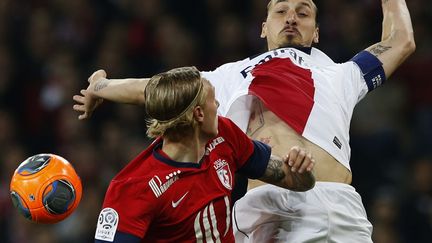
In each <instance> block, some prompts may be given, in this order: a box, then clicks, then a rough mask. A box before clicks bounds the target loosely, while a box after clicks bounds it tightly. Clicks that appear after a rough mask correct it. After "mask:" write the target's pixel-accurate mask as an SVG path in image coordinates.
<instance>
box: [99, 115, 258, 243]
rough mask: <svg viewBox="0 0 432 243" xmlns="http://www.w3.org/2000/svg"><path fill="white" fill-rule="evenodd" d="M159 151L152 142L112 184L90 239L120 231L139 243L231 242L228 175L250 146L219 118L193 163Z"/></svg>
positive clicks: (230, 177) (231, 181)
mask: <svg viewBox="0 0 432 243" xmlns="http://www.w3.org/2000/svg"><path fill="white" fill-rule="evenodd" d="M161 148H162V140H161V139H157V140H156V141H155V142H154V143H153V144H152V145H151V146H149V147H148V148H147V149H146V150H145V151H144V152H142V153H141V154H140V155H139V156H138V157H136V158H135V159H134V160H132V161H131V162H130V163H129V164H128V165H127V166H126V167H125V168H124V169H123V170H122V171H121V172H120V173H119V174H118V175H117V176H116V177H115V178H114V179H113V180H112V182H111V184H110V186H109V188H108V191H107V193H106V196H105V201H104V204H103V209H102V212H101V214H100V216H99V222H98V229H97V231H96V239H101V240H110V239H114V235H115V232H116V231H120V232H123V233H127V234H132V235H134V236H137V237H139V238H143V240H142V242H197V241H198V242H234V237H233V232H232V222H231V208H230V204H231V191H232V189H233V187H234V173H235V172H236V171H237V170H238V169H239V168H241V167H242V166H243V165H244V164H245V162H246V161H248V159H249V158H250V157H251V155H252V154H253V152H254V145H253V143H252V141H251V140H250V139H249V138H248V137H247V136H246V135H245V134H244V133H243V132H242V131H241V130H240V129H239V128H238V127H237V126H236V125H234V123H232V122H231V121H230V120H228V119H226V118H222V117H219V134H218V135H217V136H216V137H215V138H214V139H212V140H210V141H209V143H208V144H207V145H206V153H205V155H204V157H203V158H202V159H201V161H200V162H199V163H182V162H176V161H173V160H171V159H169V158H168V156H167V155H165V154H164V153H163V152H162V150H161Z"/></svg>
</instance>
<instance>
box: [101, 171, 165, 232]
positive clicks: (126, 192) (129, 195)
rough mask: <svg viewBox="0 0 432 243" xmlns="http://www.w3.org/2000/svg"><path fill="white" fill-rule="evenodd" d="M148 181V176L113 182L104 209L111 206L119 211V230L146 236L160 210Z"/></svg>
mask: <svg viewBox="0 0 432 243" xmlns="http://www.w3.org/2000/svg"><path fill="white" fill-rule="evenodd" d="M148 181H149V180H148V179H147V178H129V179H124V180H120V181H118V180H113V181H112V182H111V184H110V186H109V188H108V190H107V193H106V195H105V200H104V203H103V209H102V211H103V210H104V209H106V208H110V209H111V210H114V211H115V212H116V213H117V217H118V227H117V231H120V232H123V233H128V234H132V235H135V236H137V237H139V238H144V236H145V234H146V232H147V230H148V228H149V226H150V224H151V222H152V220H153V218H154V217H155V213H156V212H157V211H158V210H157V209H156V205H157V204H156V203H154V202H153V197H152V196H153V195H152V194H151V192H150V189H149V186H148V184H147V182H148ZM98 227H99V226H98Z"/></svg>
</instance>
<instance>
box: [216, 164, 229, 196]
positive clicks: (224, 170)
mask: <svg viewBox="0 0 432 243" xmlns="http://www.w3.org/2000/svg"><path fill="white" fill-rule="evenodd" d="M214 167H215V169H216V174H217V175H218V178H219V180H220V181H221V182H222V185H224V186H225V187H226V188H227V189H228V190H232V184H233V179H232V174H231V170H230V168H229V166H228V163H227V162H226V161H225V160H221V159H219V160H217V161H216V162H215V164H214Z"/></svg>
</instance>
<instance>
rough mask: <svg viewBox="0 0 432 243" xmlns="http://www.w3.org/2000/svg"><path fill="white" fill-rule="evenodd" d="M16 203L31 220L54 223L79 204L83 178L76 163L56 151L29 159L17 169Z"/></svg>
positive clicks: (13, 194)
mask: <svg viewBox="0 0 432 243" xmlns="http://www.w3.org/2000/svg"><path fill="white" fill-rule="evenodd" d="M10 195H11V198H12V203H13V205H14V206H15V207H16V208H17V209H18V211H19V212H20V213H21V214H22V215H23V216H24V217H26V218H27V219H30V220H32V221H34V222H37V223H45V224H53V223H57V222H59V221H61V220H63V219H65V218H66V217H67V216H69V215H70V214H71V213H72V212H73V211H74V210H75V208H76V207H77V206H78V204H79V202H80V200H81V195H82V186H81V179H80V178H79V176H78V175H77V173H76V172H75V170H74V168H73V167H72V165H71V164H70V163H69V162H68V161H67V160H66V159H64V158H62V157H60V156H58V155H55V154H38V155H34V156H31V157H29V158H27V159H26V160H25V161H24V162H22V163H21V164H20V165H19V166H18V168H17V169H16V170H15V173H14V175H13V176H12V180H11V184H10Z"/></svg>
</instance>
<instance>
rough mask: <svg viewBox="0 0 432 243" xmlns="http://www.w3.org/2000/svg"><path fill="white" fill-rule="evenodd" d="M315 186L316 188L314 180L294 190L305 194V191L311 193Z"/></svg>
mask: <svg viewBox="0 0 432 243" xmlns="http://www.w3.org/2000/svg"><path fill="white" fill-rule="evenodd" d="M314 186H315V180H312V181H309V182H307V183H304V184H302V185H301V186H299V187H297V188H295V189H293V191H297V192H305V191H309V190H310V189H312V188H314Z"/></svg>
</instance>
